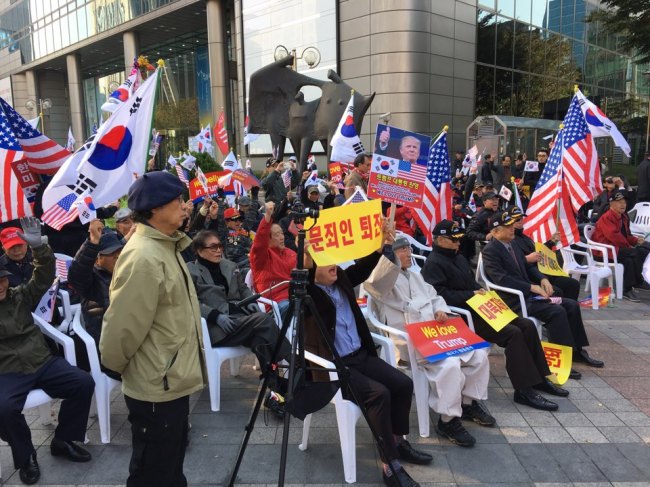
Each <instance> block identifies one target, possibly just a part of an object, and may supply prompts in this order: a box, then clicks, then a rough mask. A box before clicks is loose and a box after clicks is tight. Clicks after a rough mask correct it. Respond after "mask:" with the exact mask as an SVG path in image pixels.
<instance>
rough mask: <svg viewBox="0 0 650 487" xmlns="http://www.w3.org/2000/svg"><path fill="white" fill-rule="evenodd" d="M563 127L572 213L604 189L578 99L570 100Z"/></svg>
mask: <svg viewBox="0 0 650 487" xmlns="http://www.w3.org/2000/svg"><path fill="white" fill-rule="evenodd" d="M563 123H564V128H563V129H562V132H563V137H562V147H563V148H564V152H563V154H562V166H563V173H564V178H565V180H566V182H567V187H568V191H569V195H570V196H571V203H572V205H573V209H574V210H575V211H578V210H579V209H580V207H581V206H582V205H584V204H585V203H588V202H589V201H591V200H593V199H594V198H595V197H596V196H597V195H598V194H600V193H601V192H602V190H603V189H602V183H601V180H600V179H601V177H600V164H599V163H598V152H597V151H596V146H595V145H594V140H593V138H592V136H591V132H590V131H589V127H588V126H587V121H586V120H585V117H584V115H583V113H582V110H581V109H580V103H579V101H578V97H577V96H574V97H573V100H571V105H570V106H569V110H568V111H567V114H566V117H564V122H563ZM556 145H557V141H556ZM553 148H555V146H553Z"/></svg>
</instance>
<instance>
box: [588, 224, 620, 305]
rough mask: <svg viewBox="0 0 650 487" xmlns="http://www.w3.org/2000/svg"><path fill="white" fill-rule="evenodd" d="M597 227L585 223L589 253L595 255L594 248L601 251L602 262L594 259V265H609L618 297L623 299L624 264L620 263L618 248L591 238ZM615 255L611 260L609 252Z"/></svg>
mask: <svg viewBox="0 0 650 487" xmlns="http://www.w3.org/2000/svg"><path fill="white" fill-rule="evenodd" d="M595 229H596V227H595V226H594V225H585V226H584V229H583V232H584V236H585V238H586V239H587V245H588V248H589V253H590V254H591V257H592V258H593V257H594V254H593V252H594V250H596V251H598V252H600V255H601V258H602V262H600V261H598V260H596V259H594V265H597V266H603V267H609V268H611V269H612V271H613V273H614V282H615V284H616V299H623V271H624V268H623V264H619V263H618V258H617V257H616V248H615V247H614V246H613V245H609V244H604V243H600V242H595V241H594V240H592V239H591V236H592V235H593V234H594V230H595ZM608 251H611V254H612V255H613V258H612V259H611V260H610V257H609V252H608Z"/></svg>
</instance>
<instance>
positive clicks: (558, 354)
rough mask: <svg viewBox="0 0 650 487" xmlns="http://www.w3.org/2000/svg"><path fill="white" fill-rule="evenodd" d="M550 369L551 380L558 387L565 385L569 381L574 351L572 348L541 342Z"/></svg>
mask: <svg viewBox="0 0 650 487" xmlns="http://www.w3.org/2000/svg"><path fill="white" fill-rule="evenodd" d="M541 343H542V349H543V350H544V356H545V357H546V363H547V364H548V368H549V369H551V375H549V376H548V378H549V380H550V381H551V382H553V383H554V384H557V385H560V386H561V385H562V384H564V383H565V382H566V381H567V380H568V379H569V373H570V372H571V361H572V359H573V350H572V349H571V347H567V346H564V345H557V344H555V343H549V342H541Z"/></svg>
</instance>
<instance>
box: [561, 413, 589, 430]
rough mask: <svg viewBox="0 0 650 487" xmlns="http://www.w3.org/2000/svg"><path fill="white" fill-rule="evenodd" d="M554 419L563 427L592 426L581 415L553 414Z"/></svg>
mask: <svg viewBox="0 0 650 487" xmlns="http://www.w3.org/2000/svg"><path fill="white" fill-rule="evenodd" d="M555 417H556V418H557V419H558V421H559V422H560V424H561V425H562V426H564V427H567V426H592V424H591V421H589V420H588V419H587V417H586V416H585V415H584V414H582V413H565V414H558V413H555Z"/></svg>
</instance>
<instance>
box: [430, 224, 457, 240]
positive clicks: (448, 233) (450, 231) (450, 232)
mask: <svg viewBox="0 0 650 487" xmlns="http://www.w3.org/2000/svg"><path fill="white" fill-rule="evenodd" d="M431 233H432V234H433V236H434V237H451V238H461V237H462V236H463V235H465V234H464V233H463V231H462V230H461V229H460V227H459V226H458V223H456V222H452V221H451V220H442V221H441V222H439V223H438V224H437V225H436V226H435V227H433V231H432V232H431Z"/></svg>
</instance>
